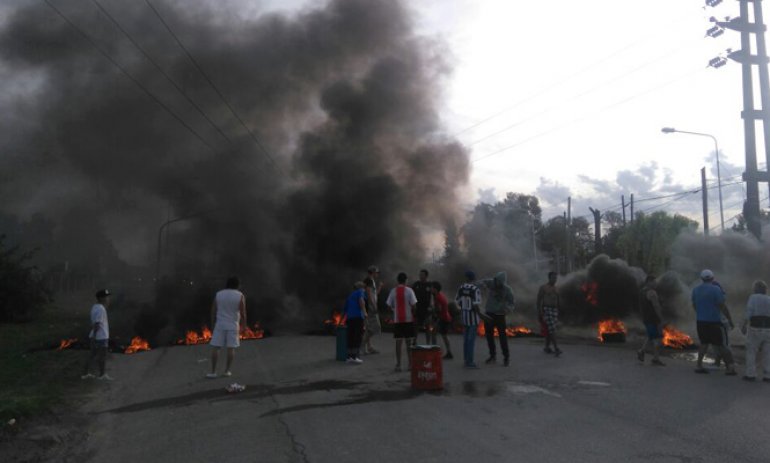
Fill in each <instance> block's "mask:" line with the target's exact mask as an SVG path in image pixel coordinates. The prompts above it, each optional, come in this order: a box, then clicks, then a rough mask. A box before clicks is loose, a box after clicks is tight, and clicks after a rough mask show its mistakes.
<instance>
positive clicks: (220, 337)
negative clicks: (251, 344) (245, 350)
mask: <svg viewBox="0 0 770 463" xmlns="http://www.w3.org/2000/svg"><path fill="white" fill-rule="evenodd" d="M210 344H211V345H212V346H214V347H238V346H240V345H241V340H240V337H239V336H238V331H236V330H220V329H219V328H214V333H212V334H211V343H210Z"/></svg>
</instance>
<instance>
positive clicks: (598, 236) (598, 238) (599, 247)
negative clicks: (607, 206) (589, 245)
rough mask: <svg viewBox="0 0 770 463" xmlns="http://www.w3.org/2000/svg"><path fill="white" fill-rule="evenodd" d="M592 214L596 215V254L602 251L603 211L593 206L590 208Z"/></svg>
mask: <svg viewBox="0 0 770 463" xmlns="http://www.w3.org/2000/svg"><path fill="white" fill-rule="evenodd" d="M588 210H589V211H591V214H593V215H594V252H595V253H596V254H601V253H602V213H601V211H599V209H594V208H593V207H589V208H588Z"/></svg>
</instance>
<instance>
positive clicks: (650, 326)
mask: <svg viewBox="0 0 770 463" xmlns="http://www.w3.org/2000/svg"><path fill="white" fill-rule="evenodd" d="M644 329H645V330H647V339H650V340H652V339H660V338H662V337H663V333H661V332H660V329H658V324H657V323H645V324H644Z"/></svg>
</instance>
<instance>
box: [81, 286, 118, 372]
mask: <svg viewBox="0 0 770 463" xmlns="http://www.w3.org/2000/svg"><path fill="white" fill-rule="evenodd" d="M111 296H112V293H111V292H110V291H109V290H108V289H100V290H99V291H97V292H96V304H94V305H93V307H91V331H90V332H89V333H88V338H89V342H90V345H91V353H90V355H89V356H88V361H87V362H86V366H85V369H84V371H83V376H81V378H83V379H89V378H93V377H94V375H93V374H91V364H92V363H93V362H94V360H96V363H97V365H98V367H99V376H98V378H99V379H101V380H106V381H111V380H112V377H111V376H110V375H108V374H107V373H105V371H104V366H105V363H106V359H107V347H108V346H109V343H110V322H109V320H108V318H107V307H109V306H110V299H111Z"/></svg>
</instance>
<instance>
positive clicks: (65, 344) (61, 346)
mask: <svg viewBox="0 0 770 463" xmlns="http://www.w3.org/2000/svg"><path fill="white" fill-rule="evenodd" d="M76 342H78V338H71V339H62V340H61V342H60V343H59V347H58V348H57V349H56V350H64V349H67V348H69V347H70V346H72V345H73V344H75V343H76Z"/></svg>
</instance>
